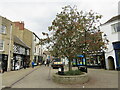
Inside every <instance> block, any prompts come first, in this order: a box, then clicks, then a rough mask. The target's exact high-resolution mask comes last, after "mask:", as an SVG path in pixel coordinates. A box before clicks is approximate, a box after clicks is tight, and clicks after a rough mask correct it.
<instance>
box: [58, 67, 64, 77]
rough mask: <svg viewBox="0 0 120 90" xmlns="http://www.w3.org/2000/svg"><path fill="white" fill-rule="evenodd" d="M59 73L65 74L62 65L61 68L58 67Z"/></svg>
mask: <svg viewBox="0 0 120 90" xmlns="http://www.w3.org/2000/svg"><path fill="white" fill-rule="evenodd" d="M58 74H59V75H64V67H60V68H59V69H58Z"/></svg>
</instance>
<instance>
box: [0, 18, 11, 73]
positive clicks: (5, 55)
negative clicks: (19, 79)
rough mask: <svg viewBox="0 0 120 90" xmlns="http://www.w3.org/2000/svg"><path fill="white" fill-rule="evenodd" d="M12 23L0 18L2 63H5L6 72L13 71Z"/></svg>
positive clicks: (0, 59) (0, 60) (0, 55)
mask: <svg viewBox="0 0 120 90" xmlns="http://www.w3.org/2000/svg"><path fill="white" fill-rule="evenodd" d="M12 27H13V25H12V21H10V20H8V19H6V18H4V17H2V16H0V62H1V63H4V67H3V69H4V71H7V70H10V69H11V59H13V58H12V57H13V54H12V52H13V49H12V48H13V39H12V29H13V28H12Z"/></svg>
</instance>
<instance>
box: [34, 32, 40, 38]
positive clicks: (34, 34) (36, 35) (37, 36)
mask: <svg viewBox="0 0 120 90" xmlns="http://www.w3.org/2000/svg"><path fill="white" fill-rule="evenodd" d="M33 34H34V35H35V36H36V37H37V38H38V39H39V40H40V38H39V37H38V36H37V35H36V34H35V33H34V32H33Z"/></svg>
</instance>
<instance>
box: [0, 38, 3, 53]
mask: <svg viewBox="0 0 120 90" xmlns="http://www.w3.org/2000/svg"><path fill="white" fill-rule="evenodd" d="M3 50H4V41H3V40H0V51H3Z"/></svg>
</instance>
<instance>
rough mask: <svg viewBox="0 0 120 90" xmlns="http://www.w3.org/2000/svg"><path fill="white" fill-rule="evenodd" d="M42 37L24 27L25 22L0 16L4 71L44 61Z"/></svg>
mask: <svg viewBox="0 0 120 90" xmlns="http://www.w3.org/2000/svg"><path fill="white" fill-rule="evenodd" d="M39 42H40V38H39V37H38V36H37V35H36V34H35V33H34V32H32V31H30V30H28V29H26V28H25V27H24V22H12V21H10V20H8V19H6V18H5V17H2V16H0V62H2V63H3V64H4V71H9V70H16V69H21V68H26V67H29V66H31V62H32V61H34V62H35V63H38V62H40V61H42V46H41V45H40V43H39Z"/></svg>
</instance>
